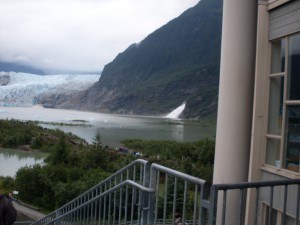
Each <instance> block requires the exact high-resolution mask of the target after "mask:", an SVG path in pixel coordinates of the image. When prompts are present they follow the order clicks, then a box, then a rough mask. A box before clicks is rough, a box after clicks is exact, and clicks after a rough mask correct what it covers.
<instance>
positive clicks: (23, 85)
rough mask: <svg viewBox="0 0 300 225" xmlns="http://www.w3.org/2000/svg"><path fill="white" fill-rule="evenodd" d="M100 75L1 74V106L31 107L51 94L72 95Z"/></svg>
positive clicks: (86, 86)
mask: <svg viewBox="0 0 300 225" xmlns="http://www.w3.org/2000/svg"><path fill="white" fill-rule="evenodd" d="M99 77H100V75H96V74H91V75H87V74H84V75H47V76H40V75H35V74H28V73H15V72H9V73H7V72H0V106H31V105H34V104H36V102H37V100H38V99H40V98H41V97H43V96H47V95H50V94H70V93H72V92H75V91H81V90H85V89H87V88H89V87H90V86H92V85H93V84H94V83H95V82H97V81H98V80H99Z"/></svg>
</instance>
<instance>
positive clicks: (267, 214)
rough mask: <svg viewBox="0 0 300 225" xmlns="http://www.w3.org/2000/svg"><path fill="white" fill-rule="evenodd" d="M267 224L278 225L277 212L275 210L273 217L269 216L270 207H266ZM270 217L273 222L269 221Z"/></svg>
mask: <svg viewBox="0 0 300 225" xmlns="http://www.w3.org/2000/svg"><path fill="white" fill-rule="evenodd" d="M266 209H267V210H266V222H265V225H276V224H277V211H276V210H275V209H272V210H271V215H269V213H270V211H269V209H270V208H269V206H268V207H266ZM269 216H270V219H271V221H269Z"/></svg>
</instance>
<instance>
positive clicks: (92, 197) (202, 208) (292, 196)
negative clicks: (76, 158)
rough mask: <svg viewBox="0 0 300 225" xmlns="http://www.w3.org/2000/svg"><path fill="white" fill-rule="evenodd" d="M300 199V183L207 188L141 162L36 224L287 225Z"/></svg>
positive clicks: (200, 182) (196, 180)
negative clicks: (178, 217)
mask: <svg viewBox="0 0 300 225" xmlns="http://www.w3.org/2000/svg"><path fill="white" fill-rule="evenodd" d="M299 199H300V179H298V180H282V181H267V182H266V181H265V182H252V183H238V184H216V185H212V186H211V187H208V184H207V182H206V181H205V180H202V179H200V178H196V177H193V176H190V175H187V174H184V173H181V172H179V171H176V170H173V169H170V168H167V167H164V166H161V165H158V164H155V163H153V164H151V165H150V163H148V162H147V161H145V160H140V159H139V160H136V161H134V162H132V163H130V164H129V165H127V166H125V167H124V168H123V169H121V170H119V171H118V172H116V173H115V174H113V175H112V176H110V177H109V178H107V179H105V180H104V181H102V182H101V183H99V184H98V185H96V186H95V187H93V188H91V189H90V190H88V191H87V192H85V193H83V194H82V195H80V196H79V197H77V198H75V199H74V200H72V201H71V202H69V203H68V204H66V205H64V206H62V207H61V208H59V209H58V210H56V211H54V212H52V213H50V214H49V215H48V216H46V217H44V218H43V219H41V220H39V221H37V222H35V223H33V224H36V225H46V224H56V225H87V224H93V225H129V224H130V225H170V224H172V225H173V224H174V222H175V216H176V215H178V214H180V215H181V220H182V224H188V225H196V224H197V225H207V224H209V225H216V224H218V225H231V224H236V225H244V224H254V225H259V224H264V225H265V224H268V225H271V224H273V223H272V222H274V215H275V214H274V213H275V212H274V209H276V210H277V212H280V217H278V218H280V219H281V223H280V224H281V225H284V224H288V223H286V221H287V220H289V223H290V221H291V216H292V217H293V219H294V220H295V221H299V211H300V209H299V207H300V200H299ZM232 200H233V201H232ZM232 202H235V203H237V204H232ZM233 210H234V211H233ZM230 211H231V212H230ZM232 211H233V213H232ZM229 215H230V216H229ZM232 215H234V216H232ZM276 223H277V224H279V223H278V221H276ZM295 225H296V222H295ZM297 225H298V224H297Z"/></svg>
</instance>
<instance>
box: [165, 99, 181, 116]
mask: <svg viewBox="0 0 300 225" xmlns="http://www.w3.org/2000/svg"><path fill="white" fill-rule="evenodd" d="M185 105H186V102H184V103H182V105H180V106H178V107H177V108H176V109H174V110H173V111H172V112H170V113H169V114H168V115H166V116H165V117H166V118H169V119H178V118H179V116H180V115H181V113H182V112H183V110H184V109H185Z"/></svg>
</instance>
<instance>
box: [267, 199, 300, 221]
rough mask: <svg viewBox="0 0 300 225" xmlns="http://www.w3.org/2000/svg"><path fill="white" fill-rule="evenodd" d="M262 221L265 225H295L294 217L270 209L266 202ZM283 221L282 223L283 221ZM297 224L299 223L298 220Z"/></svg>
mask: <svg viewBox="0 0 300 225" xmlns="http://www.w3.org/2000/svg"><path fill="white" fill-rule="evenodd" d="M263 221H264V222H263V223H262V224H265V225H281V224H284V225H295V224H296V219H295V218H293V217H291V216H289V215H287V214H284V213H282V212H281V211H279V210H277V209H274V208H272V210H271V211H270V207H269V206H268V205H266V204H264V217H263ZM283 222H284V223H283ZM298 224H299V225H300V221H298Z"/></svg>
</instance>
